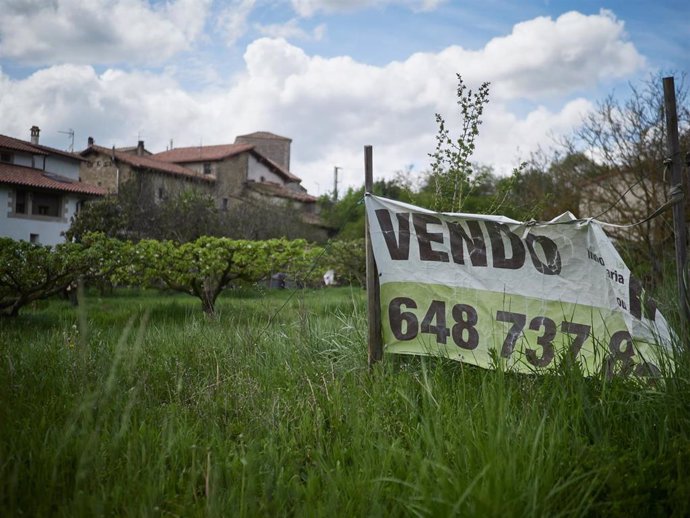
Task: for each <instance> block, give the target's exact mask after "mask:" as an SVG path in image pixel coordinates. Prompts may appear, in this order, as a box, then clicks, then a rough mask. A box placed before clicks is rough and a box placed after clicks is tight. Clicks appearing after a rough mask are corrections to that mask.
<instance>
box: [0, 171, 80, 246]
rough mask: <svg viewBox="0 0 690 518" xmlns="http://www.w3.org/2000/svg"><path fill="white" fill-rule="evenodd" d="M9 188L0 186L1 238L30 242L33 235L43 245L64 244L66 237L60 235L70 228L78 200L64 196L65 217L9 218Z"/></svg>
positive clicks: (70, 196)
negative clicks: (36, 236)
mask: <svg viewBox="0 0 690 518" xmlns="http://www.w3.org/2000/svg"><path fill="white" fill-rule="evenodd" d="M9 193H10V189H9V186H6V185H0V236H3V237H11V238H12V239H17V240H24V241H29V237H30V235H31V234H38V242H39V243H41V244H42V245H56V244H58V243H64V242H65V238H64V236H62V235H60V234H61V232H65V231H66V230H67V229H68V228H69V226H70V219H71V217H72V216H73V215H74V214H75V212H76V208H77V202H78V198H76V197H74V196H72V195H64V196H63V207H64V210H63V213H62V214H63V217H61V218H59V219H58V218H55V219H53V220H46V219H36V218H24V217H12V218H10V217H8V215H9V214H10V213H11V212H12V211H11V208H10V206H9Z"/></svg>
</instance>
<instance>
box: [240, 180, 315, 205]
mask: <svg viewBox="0 0 690 518" xmlns="http://www.w3.org/2000/svg"><path fill="white" fill-rule="evenodd" d="M247 187H249V188H250V189H252V190H254V191H257V192H259V193H261V194H266V195H269V196H275V197H278V198H287V199H290V200H295V201H300V202H302V203H314V202H316V198H315V197H314V196H312V195H311V194H307V193H304V192H297V191H293V190H292V189H288V188H287V187H283V186H282V185H280V184H277V183H275V182H247Z"/></svg>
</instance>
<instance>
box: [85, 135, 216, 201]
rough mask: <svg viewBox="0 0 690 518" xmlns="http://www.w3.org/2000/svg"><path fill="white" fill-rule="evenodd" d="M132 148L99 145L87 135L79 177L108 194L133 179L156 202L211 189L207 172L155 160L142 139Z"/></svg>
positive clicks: (212, 183) (141, 192)
mask: <svg viewBox="0 0 690 518" xmlns="http://www.w3.org/2000/svg"><path fill="white" fill-rule="evenodd" d="M133 149H134V150H138V152H136V151H135V152H132V151H128V150H118V149H115V148H107V147H103V146H98V145H96V144H95V143H94V141H93V139H91V138H89V146H88V147H87V148H86V149H85V150H84V151H82V152H81V153H80V154H79V155H80V156H81V157H82V158H83V159H85V162H84V163H83V164H82V166H81V177H82V179H83V180H84V181H85V182H88V183H91V184H95V185H97V186H99V187H103V188H104V189H105V190H106V191H107V192H108V193H109V194H118V193H119V192H120V188H121V187H122V186H123V185H124V184H126V183H130V182H135V185H136V187H137V191H138V192H139V193H140V195H142V196H146V197H147V198H148V199H149V200H150V201H155V202H157V201H162V200H164V199H166V198H168V197H172V196H176V195H178V194H179V193H181V192H183V191H185V190H189V189H194V190H197V191H200V192H203V193H207V194H211V193H212V192H213V187H214V183H215V182H214V180H213V178H211V177H210V176H207V175H203V174H199V173H197V172H196V171H194V170H192V169H189V168H186V167H182V166H179V165H177V164H172V163H168V162H164V161H160V160H155V159H154V158H152V157H151V155H150V153H149V154H146V153H145V150H144V143H143V142H139V145H138V146H137V148H133Z"/></svg>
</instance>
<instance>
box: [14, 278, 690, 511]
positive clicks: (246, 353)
mask: <svg viewBox="0 0 690 518" xmlns="http://www.w3.org/2000/svg"><path fill="white" fill-rule="evenodd" d="M217 313H218V314H217V317H216V318H214V319H209V318H208V317H206V316H204V314H203V313H202V311H201V310H200V307H199V304H198V300H196V299H194V298H192V297H186V296H184V295H172V294H161V293H159V292H156V291H131V290H129V291H115V292H114V293H113V294H110V295H107V296H102V295H100V294H99V293H98V292H96V291H87V293H86V295H85V297H84V298H83V300H82V304H80V305H79V306H78V307H74V306H72V305H70V303H69V302H68V301H66V300H60V299H51V300H49V301H45V302H40V303H37V304H35V305H34V306H33V307H29V308H26V309H25V310H23V311H22V313H20V315H19V316H18V317H17V318H13V319H11V318H5V319H2V320H0V516H8V517H9V516H66V517H67V516H69V517H75V516H76V517H79V516H89V517H91V516H106V515H107V516H161V517H164V516H166V517H167V516H184V517H188V516H231V517H245V516H248V517H251V516H299V517H302V516H328V517H333V516H346V517H350V516H367V517H369V516H420V517H437V516H501V517H503V516H550V517H552V516H569V517H570V516H606V517H615V516H621V517H623V516H625V517H627V516H687V515H689V514H690V371H689V370H688V366H689V365H690V362H688V361H687V357H686V356H685V355H683V354H678V357H677V362H678V363H677V369H676V373H675V374H674V375H666V376H665V377H664V378H663V379H660V380H657V381H656V382H655V383H654V384H653V385H650V384H643V383H640V382H639V381H635V380H631V379H612V380H606V379H605V378H603V377H592V378H584V377H582V376H581V375H580V374H579V373H578V372H577V371H575V370H572V371H570V370H567V369H563V370H562V372H559V373H558V374H552V375H548V376H541V377H537V376H531V375H517V374H510V373H504V372H500V371H490V370H484V369H480V368H475V367H471V366H467V365H463V364H460V363H457V362H452V361H449V360H444V359H442V358H416V357H396V356H386V357H385V360H384V362H382V363H381V364H378V365H376V366H375V367H374V368H373V369H371V370H370V369H369V368H368V366H367V345H366V302H365V293H364V292H363V291H362V290H361V289H357V288H353V289H350V288H335V289H323V290H309V291H299V292H291V291H288V290H285V291H277V290H276V291H263V290H242V291H228V292H226V293H224V294H223V295H222V296H221V298H220V299H219V300H218V304H217Z"/></svg>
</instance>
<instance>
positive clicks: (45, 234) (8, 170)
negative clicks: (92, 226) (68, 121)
mask: <svg viewBox="0 0 690 518" xmlns="http://www.w3.org/2000/svg"><path fill="white" fill-rule="evenodd" d="M39 134H40V129H39V128H38V127H37V126H33V127H32V128H31V140H30V141H24V140H19V139H16V138H13V137H9V136H6V135H0V207H1V209H0V235H2V236H5V237H10V238H12V239H17V240H25V241H30V242H33V243H41V244H46V245H56V244H58V243H61V242H64V240H65V238H64V233H65V232H66V231H67V230H68V229H69V226H70V224H71V219H72V217H73V216H74V215H75V214H76V213H77V212H78V211H79V208H80V206H81V205H82V204H83V203H84V202H85V201H87V200H90V199H93V198H97V197H101V196H103V195H105V194H106V189H105V188H103V187H99V186H98V185H93V184H90V183H88V182H86V181H82V178H81V177H80V166H81V164H82V162H84V160H83V159H82V158H80V157H79V156H76V155H74V154H72V153H68V152H66V151H60V150H58V149H54V148H50V147H47V146H42V145H40V144H39Z"/></svg>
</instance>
